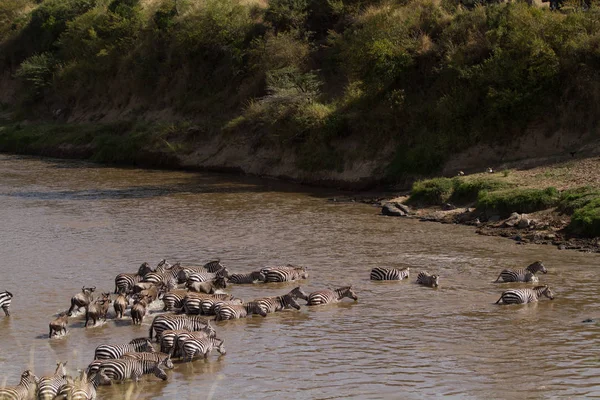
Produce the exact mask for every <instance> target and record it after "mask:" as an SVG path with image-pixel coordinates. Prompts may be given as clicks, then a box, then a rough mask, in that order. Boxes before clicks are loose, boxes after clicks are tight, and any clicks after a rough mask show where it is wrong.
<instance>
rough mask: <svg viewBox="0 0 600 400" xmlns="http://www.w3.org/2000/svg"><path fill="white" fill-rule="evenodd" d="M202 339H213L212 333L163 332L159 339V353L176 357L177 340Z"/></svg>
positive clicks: (206, 330) (203, 331)
mask: <svg viewBox="0 0 600 400" xmlns="http://www.w3.org/2000/svg"><path fill="white" fill-rule="evenodd" d="M204 337H215V333H214V331H212V332H211V331H210V330H208V329H203V330H199V331H195V332H190V331H186V330H181V329H180V330H175V331H171V330H169V331H164V332H163V333H162V336H161V338H160V351H161V352H163V353H167V354H172V356H173V357H176V356H177V355H176V353H177V351H178V349H179V346H178V345H177V341H178V340H179V338H182V339H183V338H204Z"/></svg>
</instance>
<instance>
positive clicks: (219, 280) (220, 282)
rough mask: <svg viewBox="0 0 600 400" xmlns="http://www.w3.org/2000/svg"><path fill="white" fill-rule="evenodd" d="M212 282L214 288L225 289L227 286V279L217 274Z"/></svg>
mask: <svg viewBox="0 0 600 400" xmlns="http://www.w3.org/2000/svg"><path fill="white" fill-rule="evenodd" d="M213 284H214V286H215V287H216V288H220V289H225V288H226V287H227V279H225V277H224V276H217V277H215V279H214V280H213Z"/></svg>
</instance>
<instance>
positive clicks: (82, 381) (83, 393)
mask: <svg viewBox="0 0 600 400" xmlns="http://www.w3.org/2000/svg"><path fill="white" fill-rule="evenodd" d="M108 384H110V381H105V380H103V379H101V378H100V375H99V374H98V373H92V374H90V375H88V373H87V371H86V370H84V371H82V372H81V375H80V376H79V378H78V379H76V380H75V381H74V382H73V383H67V384H65V385H63V386H62V387H61V388H60V390H59V391H58V395H57V396H56V397H55V398H54V399H55V400H95V399H96V389H98V386H99V385H108Z"/></svg>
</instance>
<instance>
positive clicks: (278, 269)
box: [260, 264, 308, 282]
mask: <svg viewBox="0 0 600 400" xmlns="http://www.w3.org/2000/svg"><path fill="white" fill-rule="evenodd" d="M260 272H262V273H263V274H264V275H265V282H290V281H295V280H299V279H306V278H308V272H307V271H306V268H304V267H296V266H293V265H291V264H288V265H279V266H275V267H264V268H262V269H261V270H260Z"/></svg>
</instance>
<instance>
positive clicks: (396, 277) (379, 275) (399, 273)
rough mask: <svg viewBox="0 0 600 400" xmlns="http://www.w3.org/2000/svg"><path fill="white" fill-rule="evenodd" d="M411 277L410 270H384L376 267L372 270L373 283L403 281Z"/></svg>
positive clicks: (407, 268)
mask: <svg viewBox="0 0 600 400" xmlns="http://www.w3.org/2000/svg"><path fill="white" fill-rule="evenodd" d="M409 275H410V268H409V267H406V268H402V269H397V268H383V267H375V268H373V269H372V270H371V280H372V281H401V280H402V279H407V278H408V276H409Z"/></svg>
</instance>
